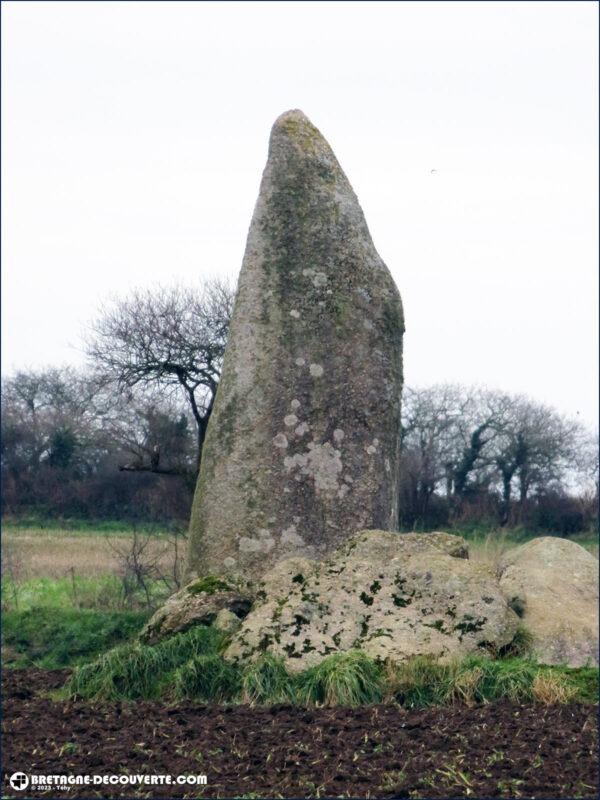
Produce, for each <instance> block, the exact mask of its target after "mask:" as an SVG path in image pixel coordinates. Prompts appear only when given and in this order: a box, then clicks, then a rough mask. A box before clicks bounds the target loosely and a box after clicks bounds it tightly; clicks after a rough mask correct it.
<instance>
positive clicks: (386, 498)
mask: <svg viewBox="0 0 600 800" xmlns="http://www.w3.org/2000/svg"><path fill="white" fill-rule="evenodd" d="M403 331H404V322H403V314H402V304H401V300H400V295H399V293H398V289H397V288H396V286H395V284H394V281H393V279H392V276H391V275H390V273H389V271H388V269H387V267H386V266H385V264H384V263H383V261H382V260H381V258H380V257H379V255H378V254H377V251H376V250H375V247H374V246H373V243H372V241H371V237H370V235H369V231H368V228H367V224H366V222H365V218H364V215H363V213H362V210H361V208H360V206H359V204H358V200H357V198H356V195H355V194H354V192H353V190H352V187H351V186H350V183H349V182H348V179H347V178H346V176H345V175H344V173H343V172H342V169H341V167H340V165H339V164H338V162H337V159H336V157H335V156H334V154H333V152H332V150H331V148H330V147H329V145H328V144H327V142H326V141H325V139H324V138H323V136H322V135H321V134H320V132H319V131H318V130H317V129H316V128H315V127H314V125H312V123H311V122H310V121H309V120H308V119H307V118H306V117H305V116H304V114H303V113H302V112H301V111H289V112H287V113H285V114H283V115H282V116H281V117H279V118H278V119H277V120H276V122H275V124H274V126H273V130H272V132H271V139H270V143H269V157H268V161H267V166H266V168H265V171H264V174H263V178H262V183H261V187H260V193H259V196H258V201H257V203H256V207H255V210H254V216H253V218H252V223H251V225H250V231H249V234H248V240H247V244H246V252H245V255H244V261H243V264H242V269H241V273H240V277H239V284H238V291H237V296H236V300H235V306H234V312H233V318H232V321H231V329H230V333H229V342H228V345H227V350H226V353H225V360H224V364H223V371H222V376H221V382H220V384H219V389H218V392H217V396H216V401H215V406H214V410H213V413H212V416H211V419H210V423H209V426H208V431H207V437H206V441H205V445H204V451H203V456H202V468H201V472H200V476H199V479H198V485H197V488H196V495H195V498H194V504H193V509H192V518H191V527H190V549H189V556H188V573H189V574H190V575H194V574H196V575H205V574H237V575H243V576H244V577H250V578H251V577H256V576H258V575H260V574H262V573H263V572H264V571H265V570H266V569H268V568H269V567H270V566H272V565H273V564H274V563H275V562H277V561H279V560H280V559H282V558H287V557H290V556H295V555H302V556H304V557H307V558H315V559H322V558H323V557H324V556H325V555H326V554H328V553H329V552H331V551H332V550H334V549H335V548H336V547H337V546H339V545H340V544H341V543H342V542H344V541H345V540H346V539H347V538H348V537H350V536H351V535H352V534H353V533H355V532H356V531H358V530H361V529H364V528H384V529H387V530H395V529H396V528H397V523H398V461H399V445H400V439H399V437H400V395H401V389H402V334H403Z"/></svg>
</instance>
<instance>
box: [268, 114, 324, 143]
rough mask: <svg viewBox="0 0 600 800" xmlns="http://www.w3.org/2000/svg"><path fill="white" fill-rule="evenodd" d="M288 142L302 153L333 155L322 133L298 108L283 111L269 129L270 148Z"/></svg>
mask: <svg viewBox="0 0 600 800" xmlns="http://www.w3.org/2000/svg"><path fill="white" fill-rule="evenodd" d="M290 144H293V145H295V146H296V148H297V149H298V150H301V151H302V152H303V153H304V155H315V154H316V153H317V152H321V153H323V152H327V153H328V154H331V155H333V152H332V150H331V147H330V146H329V144H328V142H327V140H326V139H325V137H324V136H323V134H322V133H321V132H320V131H319V129H318V128H317V127H316V126H315V125H313V124H312V122H311V121H310V120H309V118H308V117H307V116H306V114H304V112H303V111H300V109H298V108H294V109H291V110H290V111H285V112H284V113H283V114H281V115H280V116H279V117H277V119H276V120H275V122H274V123H273V127H272V129H271V138H270V142H269V145H270V148H271V150H273V149H277V148H278V146H283V147H286V146H288V147H289V145H290Z"/></svg>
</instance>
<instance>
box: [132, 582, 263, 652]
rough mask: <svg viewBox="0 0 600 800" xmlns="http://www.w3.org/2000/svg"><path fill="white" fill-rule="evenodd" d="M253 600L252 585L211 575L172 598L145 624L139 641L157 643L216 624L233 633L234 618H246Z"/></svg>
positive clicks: (189, 585) (188, 586) (191, 584)
mask: <svg viewBox="0 0 600 800" xmlns="http://www.w3.org/2000/svg"><path fill="white" fill-rule="evenodd" d="M253 601H254V595H253V593H252V588H251V586H250V584H242V583H241V582H234V581H231V580H227V581H225V580H223V579H221V578H215V577H212V576H208V577H205V578H198V579H196V580H194V581H192V582H191V583H188V584H187V586H184V588H183V589H181V590H180V591H179V592H177V593H176V594H174V595H172V596H171V597H169V599H168V600H167V602H166V603H165V604H164V605H163V606H161V608H159V609H158V611H157V612H156V613H155V614H154V616H153V617H152V618H151V619H150V621H149V622H148V623H147V624H146V626H145V627H144V629H143V630H142V632H141V633H140V636H139V638H140V640H141V641H142V642H144V643H145V644H155V643H156V642H158V641H160V640H161V639H165V638H167V637H169V636H172V635H173V634H175V633H183V632H184V631H187V630H189V629H190V628H193V627H194V626H195V625H212V624H213V623H214V624H216V626H217V627H220V629H221V630H226V631H229V632H230V631H232V630H235V625H234V624H233V619H232V618H233V617H235V618H236V619H238V620H239V619H241V618H243V617H244V616H245V615H246V614H247V613H248V612H249V610H250V608H251V606H252V603H253ZM224 612H227V614H225V613H224Z"/></svg>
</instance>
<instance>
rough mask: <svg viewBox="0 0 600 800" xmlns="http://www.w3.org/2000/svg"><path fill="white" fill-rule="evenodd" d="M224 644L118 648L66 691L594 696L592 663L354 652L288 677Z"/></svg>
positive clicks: (310, 700)
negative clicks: (229, 652) (238, 658)
mask: <svg viewBox="0 0 600 800" xmlns="http://www.w3.org/2000/svg"><path fill="white" fill-rule="evenodd" d="M226 644H227V640H226V638H225V637H224V636H223V634H221V633H220V632H218V631H215V630H214V629H212V628H194V629H192V630H191V631H189V632H187V633H182V634H177V635H175V636H173V637H171V638H170V639H166V640H165V641H163V642H161V643H159V644H157V645H155V646H153V647H151V646H145V645H142V644H140V643H130V644H126V645H122V646H120V647H117V648H115V649H113V650H111V651H110V652H108V653H106V654H104V655H103V656H101V657H100V658H99V659H97V660H96V661H95V662H93V663H91V664H86V665H84V666H81V667H79V668H77V669H76V670H75V672H74V673H73V675H72V677H71V679H70V681H69V683H68V684H67V687H66V691H67V693H68V694H69V696H71V697H78V698H83V699H88V700H95V701H98V700H102V701H107V700H139V699H156V698H159V697H161V698H164V699H165V700H181V699H190V700H195V701H199V702H205V703H240V702H242V703H255V704H260V705H271V704H276V703H294V704H298V705H306V706H310V705H344V706H356V705H365V704H371V703H380V702H397V703H400V704H401V705H403V706H406V707H410V708H417V707H423V706H429V705H444V704H449V703H457V702H458V703H466V704H470V703H481V702H493V701H497V700H502V699H506V700H511V701H513V702H539V703H544V704H552V703H565V702H587V703H590V702H595V701H597V697H598V670H597V669H596V668H591V667H584V668H580V669H569V668H567V667H560V666H555V667H554V666H542V665H539V664H537V663H535V662H534V661H532V660H530V659H527V658H522V657H512V658H505V659H496V660H494V659H490V658H484V657H481V656H472V657H469V658H466V659H465V660H463V661H460V662H454V663H449V664H440V663H436V662H435V661H433V660H432V659H430V658H427V657H417V658H412V659H410V660H408V661H406V662H404V663H401V664H391V663H382V662H379V661H376V660H374V659H371V658H369V657H368V656H367V655H366V654H365V653H363V652H360V651H350V652H347V653H338V654H334V655H331V656H329V657H328V658H326V659H324V660H323V661H322V662H321V663H319V664H317V665H316V666H313V667H311V668H309V669H307V670H305V671H303V672H300V673H296V674H291V673H288V672H287V670H286V668H285V665H284V662H283V660H282V659H280V658H277V657H275V656H273V655H271V654H264V655H263V656H262V657H261V658H260V659H259V660H258V661H256V662H254V663H251V664H247V665H244V666H241V665H238V664H234V663H231V662H228V661H226V660H225V659H224V658H223V657H222V652H223V650H224V648H225V647H226Z"/></svg>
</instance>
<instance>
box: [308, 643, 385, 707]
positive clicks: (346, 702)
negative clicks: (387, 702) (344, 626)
mask: <svg viewBox="0 0 600 800" xmlns="http://www.w3.org/2000/svg"><path fill="white" fill-rule="evenodd" d="M383 694H384V679H383V669H382V666H381V664H379V663H378V662H377V661H374V660H373V659H372V658H369V657H368V656H367V655H366V654H365V653H362V652H360V651H359V650H350V651H348V652H347V653H335V654H334V655H331V656H328V657H327V658H326V659H324V660H323V661H321V663H320V664H317V665H316V666H314V667H310V668H309V669H307V670H305V671H304V672H302V673H300V675H299V676H298V698H299V700H300V702H301V703H305V704H306V705H326V706H335V705H343V706H358V705H368V704H371V703H380V702H381V700H382V699H383Z"/></svg>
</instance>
